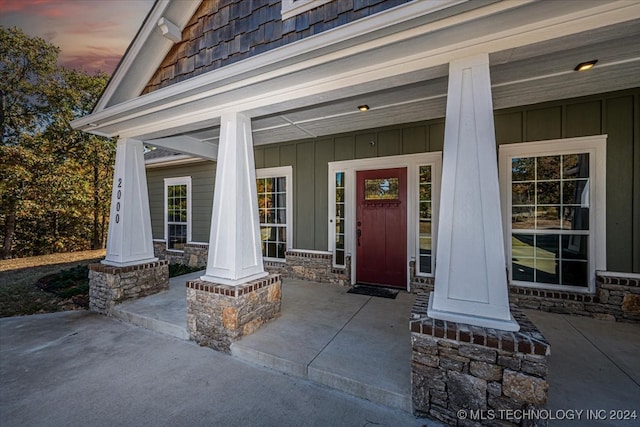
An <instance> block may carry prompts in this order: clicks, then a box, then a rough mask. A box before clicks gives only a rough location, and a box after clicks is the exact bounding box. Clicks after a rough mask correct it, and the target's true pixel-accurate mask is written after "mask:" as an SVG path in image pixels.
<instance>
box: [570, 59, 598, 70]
mask: <svg viewBox="0 0 640 427" xmlns="http://www.w3.org/2000/svg"><path fill="white" fill-rule="evenodd" d="M597 63H598V60H597V59H594V60H593V61H587V62H581V63H579V64H578V65H576V68H574V71H587V70H590V69H592V68H593V66H594V65H596V64H597Z"/></svg>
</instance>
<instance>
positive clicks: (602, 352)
mask: <svg viewBox="0 0 640 427" xmlns="http://www.w3.org/2000/svg"><path fill="white" fill-rule="evenodd" d="M566 320H567V323H568V324H570V325H571V327H572V328H573V329H575V330H576V331H577V332H578V333H579V334H580V335H582V336H583V337H584V339H585V340H587V342H588V343H589V344H591V345H592V346H593V347H594V348H595V349H596V350H598V351H599V352H600V353H601V354H602V355H603V356H604V357H605V358H606V359H607V360H609V362H611V363H612V364H613V366H615V367H616V368H618V369H619V370H620V372H622V373H623V374H624V376H626V377H627V378H629V379H630V380H631V382H632V383H634V384H635V385H637V386H638V387H640V384H639V383H638V382H637V381H636V380H635V379H634V378H633V377H632V376H631V375H629V374H628V373H627V371H625V370H624V369H622V367H620V366H619V365H618V364H617V363H616V362H615V361H614V360H613V359H612V358H611V357H609V355H608V354H607V353H605V352H604V351H602V350H601V349H600V347H598V346H597V345H596V344H595V343H594V342H593V341H591V340H590V339H589V337H587V336H586V335H585V334H583V333H582V331H581V330H580V329H578V328H577V327H576V326H575V325H574V324H573V323H572V322H571V319H570V318H569V319H566Z"/></svg>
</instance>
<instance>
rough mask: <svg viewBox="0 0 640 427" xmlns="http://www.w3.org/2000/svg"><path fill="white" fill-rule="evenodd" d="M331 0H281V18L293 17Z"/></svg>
mask: <svg viewBox="0 0 640 427" xmlns="http://www.w3.org/2000/svg"><path fill="white" fill-rule="evenodd" d="M330 1H333V0H282V20H283V21H284V20H285V19H289V18H293V17H294V16H296V15H300V14H301V13H304V12H307V11H309V10H311V9H315V8H316V7H320V6H322V5H323V4H325V3H329V2H330Z"/></svg>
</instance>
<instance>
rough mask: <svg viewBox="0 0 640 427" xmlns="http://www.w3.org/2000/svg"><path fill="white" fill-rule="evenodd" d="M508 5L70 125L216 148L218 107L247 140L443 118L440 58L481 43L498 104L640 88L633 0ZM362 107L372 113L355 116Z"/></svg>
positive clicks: (404, 28) (639, 35) (322, 51)
mask: <svg viewBox="0 0 640 427" xmlns="http://www.w3.org/2000/svg"><path fill="white" fill-rule="evenodd" d="M507 4H508V5H510V7H507V6H504V3H499V4H490V5H489V6H487V8H494V9H495V10H494V12H492V13H487V14H486V15H478V16H475V15H474V17H472V18H470V19H468V20H460V21H459V22H458V21H455V20H453V21H451V23H450V25H444V24H443V25H442V26H440V27H437V28H434V27H433V25H435V24H434V23H433V22H430V23H426V24H424V23H421V22H416V23H414V24H412V25H414V26H411V25H408V24H407V23H406V22H404V23H403V24H402V25H401V26H399V27H398V32H397V33H393V31H391V30H390V29H389V28H385V29H384V30H381V34H379V35H378V36H379V37H378V38H376V37H374V36H371V35H369V36H367V37H366V38H365V39H363V40H359V41H357V42H356V41H354V40H353V39H351V40H345V41H337V42H335V43H334V45H332V47H327V48H317V49H316V50H315V51H310V52H306V53H304V54H301V56H300V58H298V60H297V61H298V62H297V63H296V64H294V65H291V64H292V62H291V61H292V59H290V58H286V59H283V60H282V61H283V62H282V67H280V68H274V67H272V66H265V67H266V68H265V72H264V73H263V75H262V76H256V75H255V74H256V73H255V70H252V71H251V72H248V73H249V74H248V75H249V76H250V77H248V78H247V79H246V80H245V81H243V82H240V81H239V80H235V81H232V82H231V83H229V82H228V81H225V82H224V83H219V84H218V83H215V82H213V83H210V84H209V85H208V86H203V88H202V90H201V91H200V93H194V91H193V90H191V92H185V93H186V94H185V93H183V94H182V95H181V96H183V97H184V99H185V100H183V101H181V100H178V99H177V98H176V97H177V96H178V95H177V94H178V92H176V95H171V96H170V97H165V98H162V99H165V102H164V103H161V102H159V101H153V103H149V102H148V103H146V104H143V103H142V101H143V98H144V97H141V98H140V99H139V100H133V102H131V103H130V104H131V105H132V107H131V108H129V110H126V111H125V110H123V112H119V111H117V112H115V113H109V111H108V109H107V110H104V111H103V112H101V113H100V114H98V115H95V120H96V123H97V124H96V125H94V126H93V128H92V126H90V125H89V123H90V122H89V119H87V120H85V122H87V123H84V122H83V123H81V126H79V127H80V128H82V129H84V130H87V131H89V132H94V133H98V134H105V135H109V136H113V135H121V136H126V137H132V138H137V139H142V140H145V141H148V140H151V139H157V138H165V137H172V136H176V135H183V136H188V137H189V139H190V140H196V141H204V142H208V143H210V144H214V145H215V143H216V142H217V139H218V137H219V112H220V111H221V110H223V109H225V108H226V109H235V110H237V111H244V112H245V113H246V114H248V115H249V116H251V117H252V127H253V137H254V144H256V145H261V144H270V143H276V142H283V141H290V140H296V139H304V138H309V137H319V136H323V135H328V134H335V133H340V132H349V131H355V130H363V129H368V128H373V127H379V126H386V125H394V124H399V123H408V122H414V121H421V120H427V119H433V118H438V117H444V115H445V106H446V94H447V81H448V79H447V75H448V62H449V61H450V60H452V59H455V58H457V57H462V56H466V55H468V54H469V53H471V52H478V51H483V50H484V51H486V52H490V63H491V79H492V86H493V103H494V108H496V109H498V108H508V107H513V106H518V105H527V104H532V103H538V102H543V101H550V100H555V99H563V98H571V97H578V96H584V95H589V94H596V93H602V92H608V91H614V90H621V89H626V88H632V87H637V86H639V85H640V77H639V76H640V74H638V72H637V70H638V68H639V67H638V66H639V65H640V7H639V6H640V5H638V4H637V3H635V4H634V3H631V2H612V3H606V4H604V3H602V2H600V1H589V0H585V1H582V2H570V1H569V2H533V3H530V2H515V3H512V2H507ZM513 5H518V6H517V7H514V6H513ZM612 5H615V7H614V6H612ZM499 7H502V8H503V9H501V10H499V9H498V8H499ZM469 13H471V12H469ZM474 13H476V12H475V11H474ZM531 16H535V19H531ZM454 18H455V17H454ZM447 19H453V18H447ZM602 22H606V23H610V24H609V25H605V24H602ZM591 24H593V26H590V25H591ZM421 25H422V26H421ZM532 26H537V27H535V28H532ZM549 34H551V35H549ZM381 40H382V41H381ZM367 44H370V45H371V46H370V47H368V48H364V47H362V46H364V45H367ZM354 46H356V47H358V49H355V48H354ZM592 59H597V60H598V64H597V66H596V67H595V68H594V69H592V70H591V71H588V72H575V71H573V69H574V67H575V66H576V64H578V63H580V62H584V61H588V60H592ZM303 64H307V65H303ZM223 70H224V69H223ZM289 70H290V72H288V71H289ZM204 76H206V75H203V76H200V77H204ZM271 76H273V77H271ZM183 83H186V82H183ZM180 84H182V83H180ZM216 84H217V85H218V86H216ZM174 86H178V85H174ZM167 89H171V90H175V89H176V88H174V89H172V88H171V87H169V88H167ZM161 91H162V90H160V91H158V94H157V96H158V97H159V96H160V95H162V93H160V92H161ZM167 93H168V92H167ZM171 93H173V92H171ZM151 95H154V94H151ZM145 96H147V97H148V96H149V95H145ZM154 96H156V95H154ZM146 99H151V98H146ZM153 99H155V98H153ZM158 99H161V98H158ZM138 101H140V102H139V103H140V105H141V106H140V107H137V106H136V105H137V103H138ZM125 104H126V103H125ZM362 104H367V105H369V107H370V110H369V111H367V112H365V113H362V112H360V111H358V109H357V106H358V105H362ZM144 105H146V106H144ZM107 113H109V114H107ZM103 116H104V117H107V118H106V119H105V120H103V119H102V117H103ZM81 120H82V119H81ZM98 120H99V122H98ZM172 149H176V150H178V151H179V146H177V147H172Z"/></svg>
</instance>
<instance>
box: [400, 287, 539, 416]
mask: <svg viewBox="0 0 640 427" xmlns="http://www.w3.org/2000/svg"><path fill="white" fill-rule="evenodd" d="M428 303H429V296H428V294H418V296H417V297H416V302H415V304H414V307H413V310H412V313H411V321H410V327H411V343H412V348H413V352H412V361H411V386H412V398H413V408H414V413H415V414H416V415H418V416H429V417H432V418H436V419H438V420H440V421H442V422H444V423H446V424H448V425H452V426H467V425H496V426H519V425H528V426H533V425H545V421H544V420H535V419H534V420H531V419H514V418H513V416H515V414H521V412H519V411H532V412H531V413H533V411H535V410H539V409H542V408H543V407H544V406H545V404H546V403H547V389H548V383H547V380H546V377H547V356H548V355H549V354H550V346H549V344H548V343H547V341H546V340H545V338H544V337H543V336H542V334H541V333H540V332H539V331H538V330H537V328H536V327H535V326H534V325H533V323H531V322H530V321H529V320H528V319H527V318H526V316H525V315H524V313H523V312H522V311H521V310H519V309H518V308H516V307H512V308H511V312H512V314H513V316H514V317H515V319H516V320H517V321H518V323H519V324H520V331H519V332H504V331H499V330H495V329H490V328H481V327H477V326H470V325H465V324H461V323H454V322H446V321H442V320H436V319H431V318H429V317H428V316H427V307H428ZM459 411H462V412H463V413H464V415H466V417H467V418H466V419H464V417H459V416H458V414H459ZM471 411H480V412H478V414H482V417H481V418H483V419H472V418H473V416H472V413H471ZM527 413H528V414H529V412H527ZM491 418H493V419H491ZM510 418H511V419H510ZM523 418H527V417H523Z"/></svg>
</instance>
